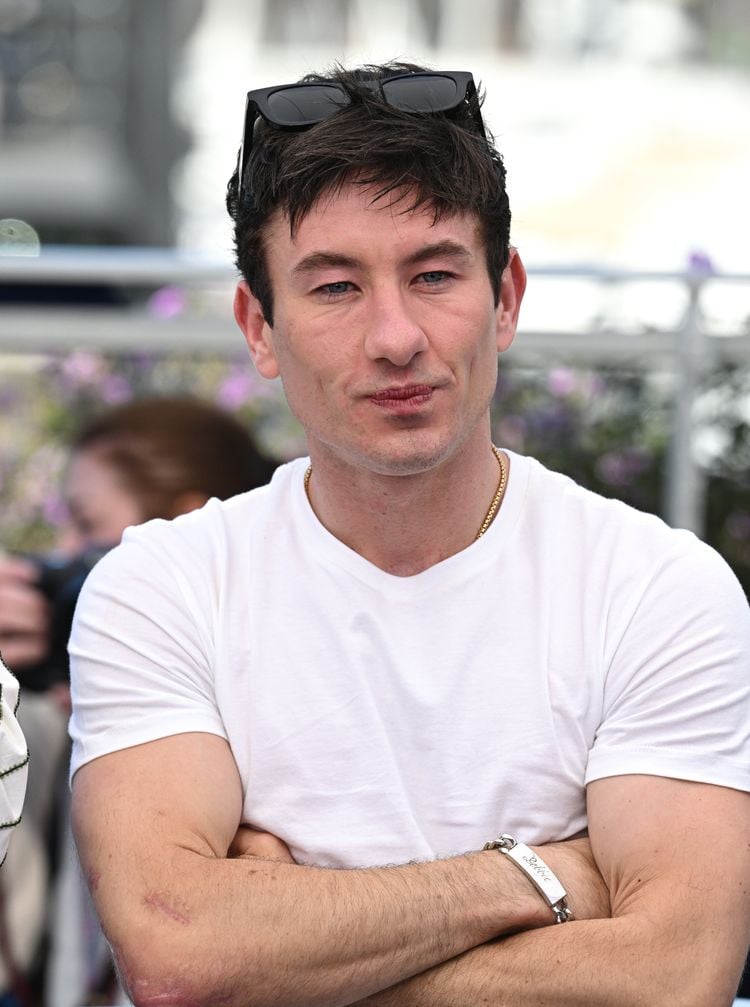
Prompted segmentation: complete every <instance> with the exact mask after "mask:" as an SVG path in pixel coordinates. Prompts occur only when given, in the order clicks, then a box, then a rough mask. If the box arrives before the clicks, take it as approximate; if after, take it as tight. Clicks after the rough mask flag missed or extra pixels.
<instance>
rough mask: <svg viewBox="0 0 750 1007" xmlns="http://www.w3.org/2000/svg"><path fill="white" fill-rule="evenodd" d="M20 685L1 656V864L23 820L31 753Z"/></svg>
mask: <svg viewBox="0 0 750 1007" xmlns="http://www.w3.org/2000/svg"><path fill="white" fill-rule="evenodd" d="M18 702H19V697H18V682H17V681H16V679H15V678H14V677H13V675H11V673H10V671H9V670H8V668H7V666H6V665H5V664H4V663H3V660H2V657H0V863H2V862H3V860H5V854H6V853H7V852H8V844H9V843H10V837H11V833H12V832H13V829H14V828H15V826H16V825H18V823H19V822H20V820H21V808H22V807H23V798H24V794H25V793H26V773H27V768H28V762H29V753H28V751H27V748H26V741H25V740H24V736H23V733H22V732H21V728H20V727H19V724H18V720H17V719H16V711H17V709H18Z"/></svg>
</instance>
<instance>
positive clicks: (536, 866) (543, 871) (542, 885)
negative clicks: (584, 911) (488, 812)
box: [483, 835, 573, 923]
mask: <svg viewBox="0 0 750 1007" xmlns="http://www.w3.org/2000/svg"><path fill="white" fill-rule="evenodd" d="M483 849H485V850H499V851H500V853H503V854H505V856H506V857H509V858H510V859H511V860H512V861H513V863H514V864H515V865H516V867H518V868H520V870H522V871H523V873H524V874H525V875H526V877H527V878H528V879H529V881H530V882H531V883H532V885H533V886H534V887H535V888H536V890H537V891H538V892H539V894H540V895H541V896H542V898H543V899H544V901H545V902H546V903H547V905H548V906H549V907H550V909H551V910H552V912H553V913H554V914H555V923H567V922H568V920H572V919H573V914H572V912H571V911H570V909H569V908H568V893H567V892H566V891H565V889H564V888H563V886H562V885H561V884H560V880H559V878H558V877H557V876H556V875H555V874H553V873H552V871H551V870H550V869H549V867H547V865H546V864H545V862H544V861H543V860H542V858H541V857H540V856H539V854H538V853H534V851H533V850H532V849H531V847H530V846H527V845H526V844H525V843H517V842H516V840H515V839H514V838H513V836H508V835H502V836H500V838H499V839H494V840H493V841H492V842H491V843H485V844H484V847H483Z"/></svg>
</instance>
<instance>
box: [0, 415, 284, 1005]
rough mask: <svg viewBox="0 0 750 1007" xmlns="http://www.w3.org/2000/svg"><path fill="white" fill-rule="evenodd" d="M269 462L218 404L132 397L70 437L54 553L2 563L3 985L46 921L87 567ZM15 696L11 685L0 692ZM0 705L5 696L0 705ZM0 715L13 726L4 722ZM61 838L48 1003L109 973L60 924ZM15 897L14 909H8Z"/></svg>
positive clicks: (65, 880) (70, 902) (67, 872)
mask: <svg viewBox="0 0 750 1007" xmlns="http://www.w3.org/2000/svg"><path fill="white" fill-rule="evenodd" d="M273 469H274V465H273V464H272V463H271V462H270V461H269V460H268V459H266V458H265V457H263V456H262V455H261V454H260V452H259V451H258V449H257V447H256V446H255V444H254V442H253V440H252V439H251V437H250V435H249V434H248V433H247V432H246V431H245V430H244V429H243V427H242V426H241V425H240V423H239V422H238V421H237V420H236V419H235V418H234V417H232V416H231V415H229V414H228V413H226V412H224V411H223V410H220V409H218V408H216V407H214V406H212V405H210V404H208V403H205V402H201V401H198V400H196V399H191V398H182V397H179V398H177V397H169V398H168V397H161V398H148V399H141V400H138V401H135V402H133V403H129V404H127V405H124V406H121V407H119V408H116V409H112V410H110V411H108V412H106V413H104V414H102V415H101V416H99V417H97V418H96V419H94V420H93V421H92V422H91V423H89V424H87V425H86V426H85V427H84V428H83V429H82V430H81V431H80V432H79V433H78V435H77V436H76V437H75V439H74V441H73V443H72V445H71V454H70V460H69V463H68V465H67V470H66V474H65V477H64V487H63V490H64V497H65V501H66V510H67V518H66V520H65V523H64V524H63V526H62V528H61V530H60V534H59V537H58V542H57V548H56V550H55V553H54V555H53V556H52V557H43V558H28V557H18V556H10V557H5V558H3V559H0V649H1V650H2V652H3V654H4V655H5V658H6V661H7V664H8V665H9V666H10V667H11V668H13V670H14V672H15V674H16V675H17V676H18V678H19V680H20V682H21V687H22V689H23V693H24V701H23V704H22V708H21V710H20V711H19V712H20V719H21V722H22V724H23V726H24V729H25V731H26V734H27V740H28V745H29V749H30V750H31V751H32V753H33V755H32V761H31V772H30V778H29V792H28V797H27V805H26V813H25V820H24V825H23V828H24V830H25V835H24V837H23V839H24V843H23V845H24V848H25V850H24V857H25V860H24V862H23V863H17V864H15V869H14V872H13V873H14V875H15V879H14V881H13V882H10V881H9V879H8V878H7V875H6V877H5V879H4V883H5V885H6V887H7V889H8V891H7V896H8V898H7V902H8V916H9V917H12V918H14V925H13V927H12V928H9V929H12V930H13V932H14V934H15V941H14V942H12V944H13V946H12V947H11V952H13V953H14V961H13V963H12V968H11V967H8V963H7V962H6V963H5V968H4V967H3V966H4V962H3V955H2V954H0V991H1V990H2V989H3V979H4V980H5V985H7V984H8V981H9V978H10V975H11V973H12V972H14V973H16V974H17V973H18V972H19V970H20V969H22V968H23V967H26V968H28V967H29V966H30V964H31V962H32V959H33V955H34V952H35V950H36V948H37V947H38V945H39V939H40V937H41V933H42V931H43V928H44V922H45V919H44V917H45V905H44V903H45V897H44V896H45V892H46V891H47V890H48V878H46V877H45V876H46V875H48V860H49V858H48V857H45V856H44V851H45V848H49V846H50V840H51V836H52V837H54V836H55V834H56V832H57V829H56V827H55V825H56V822H57V820H58V818H59V815H58V814H56V812H57V811H58V810H59V808H58V802H59V801H60V800H62V801H63V804H64V806H65V807H67V800H66V799H65V794H66V791H67V787H61V786H60V784H61V777H62V775H63V773H64V772H65V767H66V763H67V751H68V741H67V730H66V725H67V719H68V716H69V712H70V703H69V685H68V668H67V651H66V644H67V636H68V634H69V629H70V622H71V620H72V613H73V609H74V606H75V601H76V598H77V594H78V591H79V590H80V587H81V585H82V583H83V580H84V579H85V575H86V574H87V573H88V571H89V570H90V568H91V567H92V566H93V565H94V564H95V563H96V562H97V560H98V559H99V558H100V557H101V556H102V555H103V553H104V552H106V551H107V550H108V549H110V548H111V547H112V546H114V545H116V544H117V543H118V542H119V541H120V539H121V537H122V534H123V532H124V530H125V529H126V528H127V527H128V526H130V525H137V524H140V523H142V522H145V521H148V520H150V519H152V518H173V517H175V516H176V515H178V514H184V513H187V512H189V511H191V510H194V509H196V508H199V507H201V506H202V505H203V504H204V503H205V502H206V501H207V500H208V499H209V498H211V497H217V498H219V499H222V500H225V499H227V498H229V497H231V496H233V495H235V494H237V493H242V492H244V491H246V490H249V489H252V488H254V487H256V486H259V485H262V484H264V483H266V482H267V481H268V480H269V478H270V476H271V474H272V472H273ZM13 695H14V693H13V691H12V687H9V688H8V697H9V698H12V696H13ZM6 705H7V704H6V702H5V699H4V706H3V710H4V711H5V708H6ZM3 723H4V726H5V729H6V731H7V730H10V729H11V727H12V724H13V721H12V718H10V717H9V718H8V721H7V722H5V721H4V722H3ZM14 740H15V743H16V747H17V745H18V739H17V738H15V736H14ZM14 751H15V749H14ZM24 752H25V747H24ZM18 778H20V773H19V777H18ZM2 779H3V778H2V777H0V780H2ZM3 782H4V781H3ZM9 783H10V778H9ZM61 795H62V797H61ZM16 804H17V801H16ZM14 807H15V805H14ZM62 824H63V825H65V824H66V816H65V815H63V816H62ZM68 835H69V833H68V831H67V830H66V829H63V834H62V846H63V852H62V856H63V871H62V873H61V877H60V881H59V884H58V891H59V892H60V893H61V898H60V900H59V905H58V908H57V909H56V915H57V918H58V924H59V925H58V926H57V927H55V928H54V932H53V934H52V940H51V943H52V948H53V972H54V975H53V976H52V977H51V979H50V981H51V983H52V985H53V986H54V988H55V994H54V996H53V997H51V998H50V1002H51V1003H54V1004H55V1007H64V1004H65V1003H71V1004H79V1003H83V1002H84V998H85V996H86V995H87V993H88V992H89V989H88V988H89V987H96V986H99V985H100V984H101V983H102V982H104V981H106V972H107V962H108V957H107V955H106V949H105V948H104V946H103V941H100V942H94V944H95V945H97V944H98V947H96V950H95V952H94V958H98V959H99V962H98V963H97V961H85V960H84V958H85V955H84V953H83V952H82V950H81V938H80V935H81V930H82V926H78V927H76V926H72V927H71V926H70V925H69V924H70V922H71V914H73V915H74V914H79V915H81V914H83V916H84V920H83V925H86V921H85V914H86V903H85V901H83V900H81V898H80V889H79V886H78V881H77V867H76V866H75V865H73V864H72V861H71V859H70V848H71V844H70V842H69V841H68V839H67V836H68ZM0 836H2V833H0ZM52 841H53V842H55V843H57V842H59V837H58V838H54V839H53V840H52ZM51 852H52V854H53V856H52V858H51V859H53V860H54V859H55V857H54V853H55V851H54V850H52V851H51ZM19 855H20V851H19ZM26 861H29V862H28V864H27V863H26ZM40 877H41V878H42V881H40ZM22 888H23V890H24V894H21V892H22ZM14 900H15V904H17V905H18V908H17V909H13V908H12V907H11V905H10V903H11V902H13V901H14ZM19 916H20V917H22V918H19ZM89 944H91V942H90V941H89ZM6 957H7V955H6ZM102 976H104V979H102V978H101V977H102Z"/></svg>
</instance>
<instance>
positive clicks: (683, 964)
mask: <svg viewBox="0 0 750 1007" xmlns="http://www.w3.org/2000/svg"><path fill="white" fill-rule="evenodd" d="M664 964H665V963H664V961H663V960H662V965H663V966H664ZM741 972H742V964H740V965H737V963H736V962H734V961H732V962H729V961H727V959H726V956H725V955H724V956H723V955H714V954H712V951H711V949H710V948H708V947H706V948H704V949H702V950H696V949H692V950H691V951H686V950H684V949H683V951H682V953H681V954H679V955H675V956H674V958H673V959H672V961H671V962H669V963H668V964H667V965H666V967H663V968H662V969H661V970H660V973H659V975H658V976H655V975H654V973H653V972H651V975H650V979H651V982H650V983H649V982H648V980H645V981H644V984H643V986H642V987H641V989H640V991H634V992H635V993H636V995H635V996H634V997H633V999H632V1001H630V1003H631V1004H632V1007H641V1005H643V1004H645V1003H648V1004H652V1003H654V1004H657V1003H660V1004H668V1003H675V1004H679V1005H680V1007H732V1004H733V1003H734V1000H735V997H736V995H737V987H738V986H739V983H740V977H741ZM644 978H645V977H644ZM649 988H650V993H649V996H648V998H647V999H646V998H644V990H646V989H649Z"/></svg>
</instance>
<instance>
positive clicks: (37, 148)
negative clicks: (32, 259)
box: [0, 0, 202, 245]
mask: <svg viewBox="0 0 750 1007" xmlns="http://www.w3.org/2000/svg"><path fill="white" fill-rule="evenodd" d="M201 7H202V0H149V2H139V0H10V2H5V3H0V218H12V219H16V220H19V219H20V220H22V221H25V222H26V223H27V224H29V225H31V227H32V228H33V229H34V230H35V231H36V232H37V233H38V235H39V237H40V238H41V240H42V242H43V243H62V244H66V243H85V244H139V245H168V244H171V242H172V240H173V235H174V223H175V222H174V213H173V207H172V200H171V197H170V178H171V173H172V169H173V166H174V165H175V163H176V161H177V160H178V158H179V157H180V156H181V155H182V154H183V153H184V151H185V149H186V147H187V137H186V134H185V132H184V131H183V130H182V129H181V128H179V127H178V125H177V124H176V121H175V117H174V115H173V113H172V104H171V94H172V86H173V83H174V79H175V76H176V74H177V70H178V67H179V62H180V56H181V52H182V47H183V44H184V42H185V39H186V38H187V36H188V35H189V33H190V31H191V29H192V27H193V25H194V23H195V21H196V18H197V16H198V14H199V13H200V10H201Z"/></svg>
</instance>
